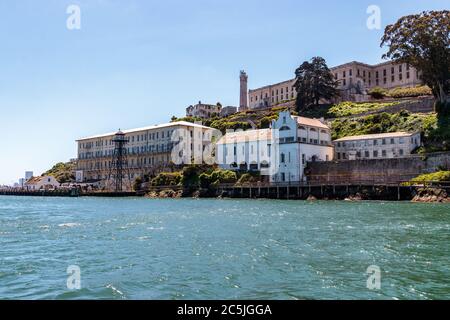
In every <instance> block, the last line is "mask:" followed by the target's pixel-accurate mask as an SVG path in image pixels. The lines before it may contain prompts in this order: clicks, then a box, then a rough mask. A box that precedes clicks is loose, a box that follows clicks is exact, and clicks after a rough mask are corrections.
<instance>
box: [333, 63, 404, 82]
mask: <svg viewBox="0 0 450 320" xmlns="http://www.w3.org/2000/svg"><path fill="white" fill-rule="evenodd" d="M409 69H410V67H409V65H408V64H407V65H406V71H409ZM398 72H399V73H400V74H401V73H402V72H403V65H399V66H398ZM367 74H368V75H369V79H370V78H371V77H372V72H370V71H369V72H367ZM394 74H395V67H391V75H394ZM348 75H349V76H350V77H351V76H353V69H348ZM356 75H357V76H358V77H360V76H361V71H360V69H356ZM362 75H363V77H366V70H363V72H362ZM386 75H387V69H383V76H384V77H386ZM346 76H347V72H346V70H343V71H342V78H346ZM334 77H335V78H336V79H337V78H338V73H337V72H336V73H335V74H334ZM375 77H376V78H379V71H375Z"/></svg>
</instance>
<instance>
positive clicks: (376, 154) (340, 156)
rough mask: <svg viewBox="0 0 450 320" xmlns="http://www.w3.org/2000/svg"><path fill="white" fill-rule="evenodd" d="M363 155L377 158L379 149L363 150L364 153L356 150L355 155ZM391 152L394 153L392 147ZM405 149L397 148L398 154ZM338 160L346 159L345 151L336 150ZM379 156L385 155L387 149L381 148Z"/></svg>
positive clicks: (359, 156) (401, 153) (401, 154)
mask: <svg viewBox="0 0 450 320" xmlns="http://www.w3.org/2000/svg"><path fill="white" fill-rule="evenodd" d="M362 154H363V155H364V158H371V155H372V158H378V157H379V156H380V153H379V150H373V151H372V153H371V152H370V151H368V150H365V151H364V153H362V152H361V151H358V152H356V157H357V158H361V155H362ZM392 154H393V155H396V152H395V149H392ZM404 154H405V151H404V150H403V149H398V155H399V156H403V155H404ZM336 156H337V159H338V160H341V159H342V160H348V154H347V153H345V152H342V153H341V152H338V153H337V154H336ZM381 157H387V150H381Z"/></svg>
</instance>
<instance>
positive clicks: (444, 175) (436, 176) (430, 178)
mask: <svg viewBox="0 0 450 320" xmlns="http://www.w3.org/2000/svg"><path fill="white" fill-rule="evenodd" d="M439 181H446V182H448V181H450V171H438V172H434V173H427V174H422V175H420V176H418V177H415V178H414V179H411V180H410V182H411V183H413V184H414V183H423V182H439Z"/></svg>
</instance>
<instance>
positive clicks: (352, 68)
mask: <svg viewBox="0 0 450 320" xmlns="http://www.w3.org/2000/svg"><path fill="white" fill-rule="evenodd" d="M330 71H331V72H332V73H333V75H334V77H335V79H336V80H337V81H338V89H339V90H340V91H341V95H342V99H344V100H355V99H356V100H359V99H361V100H362V99H363V97H362V96H364V95H365V94H367V92H368V91H369V90H370V89H373V88H375V87H381V88H385V89H392V88H396V87H414V86H417V85H420V84H422V81H421V80H420V74H419V72H418V71H417V70H416V69H414V68H413V67H410V66H409V65H408V64H406V63H403V64H396V63H393V62H391V61H388V62H384V63H380V64H376V65H369V64H365V63H361V62H357V61H353V62H349V63H345V64H342V65H339V66H336V67H333V68H331V69H330ZM294 83H295V79H291V80H287V81H283V82H279V83H275V84H271V85H268V86H264V87H261V88H257V89H252V90H249V92H248V96H249V100H250V102H249V108H250V109H258V108H270V107H272V106H274V105H277V104H280V103H283V102H285V101H289V100H294V99H296V97H297V92H296V90H295V88H294V87H293V86H294ZM358 95H359V96H361V97H359V98H357V96H358ZM241 96H242V91H241Z"/></svg>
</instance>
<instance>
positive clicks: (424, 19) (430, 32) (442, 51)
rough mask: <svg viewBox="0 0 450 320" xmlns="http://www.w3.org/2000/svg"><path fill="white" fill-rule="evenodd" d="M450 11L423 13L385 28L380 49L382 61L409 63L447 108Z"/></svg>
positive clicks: (449, 88)
mask: <svg viewBox="0 0 450 320" xmlns="http://www.w3.org/2000/svg"><path fill="white" fill-rule="evenodd" d="M449 39H450V11H448V10H443V11H424V12H422V13H420V14H414V15H408V16H404V17H402V18H400V19H399V20H398V21H397V22H396V23H395V24H392V25H388V26H387V27H386V29H385V31H384V36H383V38H382V39H381V46H385V45H386V46H387V47H388V52H387V53H386V54H385V55H383V58H390V59H393V60H396V61H398V62H401V63H408V64H409V65H411V66H413V67H415V68H416V69H417V70H419V71H420V72H421V78H422V80H423V82H424V83H425V84H426V85H428V86H429V87H430V88H431V90H432V92H433V95H434V96H435V97H436V99H437V100H438V101H439V102H440V103H441V104H444V106H445V108H446V109H448V108H450V103H448V95H449V91H450V45H449V41H450V40H449Z"/></svg>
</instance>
